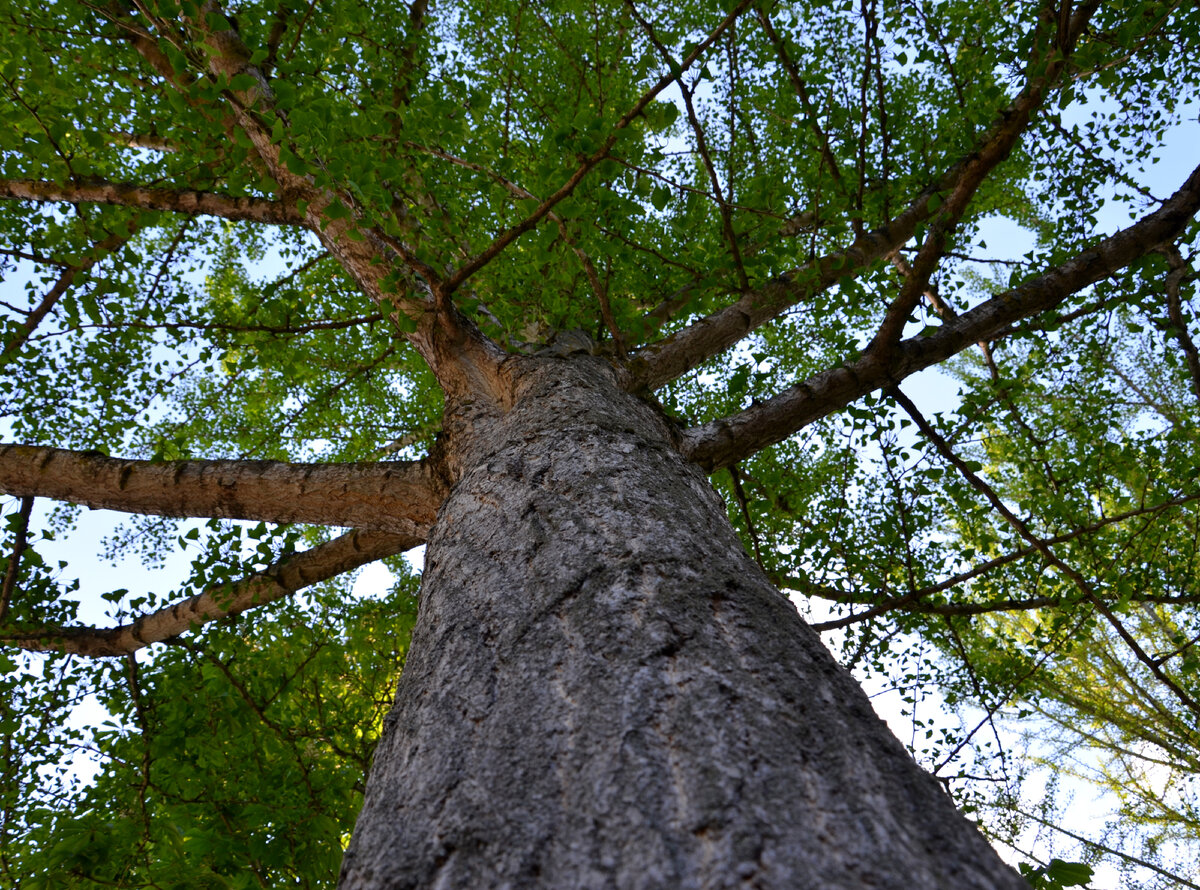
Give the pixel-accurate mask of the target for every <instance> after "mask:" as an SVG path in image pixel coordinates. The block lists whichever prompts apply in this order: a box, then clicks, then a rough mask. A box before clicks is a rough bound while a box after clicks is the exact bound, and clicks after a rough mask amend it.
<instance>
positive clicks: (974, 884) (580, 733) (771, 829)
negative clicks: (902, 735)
mask: <svg viewBox="0 0 1200 890" xmlns="http://www.w3.org/2000/svg"><path fill="white" fill-rule="evenodd" d="M513 386H514V391H513V401H512V406H511V408H510V409H509V410H507V411H506V412H505V413H502V414H500V413H497V414H494V415H491V416H490V417H484V418H483V419H482V420H481V422H480V424H479V425H478V427H477V428H476V429H475V434H474V437H473V440H472V441H471V442H470V443H467V444H465V445H464V444H463V443H459V446H460V448H463V449H464V450H463V451H462V453H461V455H460V457H461V461H462V464H461V465H462V466H463V467H464V473H463V477H462V479H461V480H460V481H459V482H458V484H457V485H456V486H455V488H454V489H453V491H452V492H451V494H450V496H449V498H448V500H447V501H446V503H445V504H444V506H443V508H442V510H441V512H440V514H439V519H438V522H437V524H436V525H435V527H434V531H433V534H432V537H431V539H430V542H429V547H428V550H427V554H426V568H425V578H424V586H423V588H422V595H421V597H422V598H421V606H420V614H419V618H418V624H417V628H416V631H415V633H414V636H413V642H412V648H411V650H410V655H409V658H408V662H407V664H406V666H405V671H404V675H403V677H402V679H401V682H400V687H399V691H398V697H397V701H396V705H395V708H394V710H393V711H392V713H391V715H390V716H389V718H388V720H387V724H386V727H385V732H384V737H383V740H382V741H381V743H380V745H379V748H378V749H377V752H376V756H375V764H374V767H373V770H372V773H371V776H370V780H369V782H368V784H367V795H366V801H365V804H364V807H363V810H362V813H361V815H360V818H359V821H358V825H357V828H356V830H355V834H354V839H353V841H352V843H351V845H350V849H349V851H348V852H347V854H346V858H345V862H344V864H343V874H342V882H341V886H342V887H343V888H345V890H351V888H353V890H363V888H391V890H396V888H418V887H422V888H423V887H439V888H442V887H445V888H451V887H454V888H491V887H511V888H533V887H546V888H621V890H626V888H723V887H757V888H866V887H870V888H897V890H913V888H947V890H949V888H954V890H964V888H1010V890H1017V888H1024V887H1026V885H1025V884H1024V882H1023V881H1021V879H1020V878H1018V877H1017V876H1016V874H1015V873H1013V872H1012V871H1011V870H1009V869H1008V868H1007V867H1006V866H1004V865H1003V864H1002V863H1001V862H1000V861H999V859H998V858H997V857H996V854H995V853H994V852H993V851H992V850H991V849H990V848H989V847H988V845H987V844H986V843H985V842H984V840H983V839H982V838H981V837H980V836H979V834H978V833H977V832H976V830H975V829H974V828H973V827H971V826H970V824H969V823H967V822H966V820H964V819H963V817H962V816H960V815H959V814H958V813H957V812H956V811H955V809H954V807H953V805H952V804H951V801H950V800H949V798H948V797H946V796H945V794H944V793H943V792H942V790H941V789H940V787H939V786H938V784H937V783H936V782H935V781H934V780H933V779H932V778H931V777H930V776H928V775H927V774H926V773H924V772H923V771H921V770H920V769H919V768H918V767H917V766H916V764H915V763H914V762H913V760H912V759H911V757H910V756H909V755H908V753H907V752H906V751H905V750H904V749H903V747H902V746H901V745H900V744H899V742H897V741H896V739H895V738H894V737H893V736H892V735H891V733H890V732H889V731H888V730H887V728H886V727H885V725H884V724H883V723H882V722H881V721H880V720H879V719H878V718H877V717H876V716H875V714H874V713H873V711H872V710H871V706H870V704H869V702H868V701H867V698H866V696H865V695H864V694H863V692H862V691H861V689H860V688H859V687H858V686H857V684H856V683H855V682H854V681H853V680H852V679H851V678H850V677H849V675H848V674H846V673H845V672H844V671H843V670H842V669H841V668H840V667H839V666H838V665H837V664H836V663H835V661H834V660H833V659H832V657H831V656H830V655H829V654H828V652H827V651H826V650H825V648H824V647H823V645H822V644H821V642H820V640H819V639H818V638H817V636H816V634H815V633H813V632H812V631H811V630H810V629H809V628H807V627H806V626H805V625H804V624H803V622H802V621H801V620H800V618H799V616H798V614H797V613H796V610H795V608H794V607H793V606H792V605H791V603H790V602H789V601H788V600H787V599H785V598H784V597H783V596H782V595H781V594H780V593H779V592H778V591H776V590H775V589H774V588H773V587H772V586H771V585H770V584H769V583H768V582H767V580H766V578H765V577H764V576H763V575H762V573H761V572H760V570H759V569H758V568H757V566H756V565H755V564H754V563H753V562H752V561H751V560H750V559H749V558H748V557H747V556H746V554H745V552H744V550H743V548H742V547H741V544H740V542H739V541H738V539H737V537H736V535H735V534H734V532H733V529H732V527H731V526H730V525H729V523H728V522H727V520H726V518H725V512H724V509H723V506H722V504H721V502H720V500H719V498H718V497H717V496H716V495H715V493H714V492H713V491H712V489H711V487H710V486H709V484H708V481H707V480H706V479H705V477H704V476H703V475H702V473H701V472H700V471H699V470H697V469H696V468H695V467H694V466H692V465H691V464H689V463H688V462H687V461H685V460H684V459H683V458H682V457H681V456H680V454H679V453H678V450H677V447H676V439H675V435H674V433H673V431H672V430H671V428H670V427H669V425H668V423H667V422H666V421H665V420H664V419H663V418H662V417H660V416H659V415H658V414H656V413H655V411H654V410H653V409H652V408H650V407H649V406H647V405H646V404H644V403H642V402H640V401H638V400H637V399H635V398H634V397H632V396H630V395H627V394H625V393H623V392H621V391H620V390H619V389H618V387H617V386H615V385H614V383H613V381H612V379H611V377H610V375H609V372H608V370H607V368H606V367H605V366H604V365H603V363H602V362H601V361H600V360H599V359H591V358H577V359H575V360H565V359H553V358H546V359H533V360H522V363H521V365H520V366H519V367H518V368H517V369H516V371H515V372H514V374H513Z"/></svg>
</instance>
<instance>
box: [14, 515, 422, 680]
mask: <svg viewBox="0 0 1200 890" xmlns="http://www.w3.org/2000/svg"><path fill="white" fill-rule="evenodd" d="M421 543H423V540H422V539H420V538H417V537H413V536H411V535H399V534H392V533H389V532H377V531H352V532H348V533H346V534H344V535H341V536H340V537H337V538H334V539H333V540H332V541H329V542H328V543H325V544H321V545H319V546H317V547H314V548H312V549H311V550H306V551H304V552H303V553H297V554H295V555H292V556H288V557H286V558H284V559H281V560H279V561H278V562H276V563H275V564H273V565H272V566H270V567H269V568H267V569H265V570H264V571H262V572H259V573H257V574H254V575H251V576H249V577H248V578H244V579H242V580H241V581H238V582H236V583H234V584H226V585H221V586H219V587H214V588H210V589H209V590H205V591H204V592H203V593H199V594H197V595H196V596H193V597H190V598H188V599H186V600H183V601H182V602H178V603H175V604H174V605H171V606H167V607H164V608H162V609H159V610H158V611H156V612H151V613H149V614H147V615H143V616H141V617H140V618H138V619H137V620H136V621H133V622H131V623H130V624H123V625H121V626H119V627H112V628H97V627H45V628H39V629H37V630H23V631H7V632H2V633H0V645H11V646H16V647H17V648H20V649H27V650H32V651H36V652H67V653H73V654H76V655H87V656H95V657H112V656H120V655H128V654H129V653H132V652H136V651H137V650H138V649H141V648H143V647H145V646H149V645H150V644H151V643H161V642H163V641H166V640H170V639H171V638H173V637H177V636H179V635H180V634H182V633H185V632H187V631H188V630H192V629H195V628H196V627H198V626H200V625H202V624H206V623H208V622H210V621H215V620H217V619H219V618H225V617H227V616H230V615H237V614H238V613H240V612H244V611H246V610H247V609H251V608H254V607H255V606H262V605H265V604H266V603H269V602H273V601H275V600H278V599H282V598H283V597H286V596H290V595H291V594H293V593H295V592H296V591H298V590H302V589H304V588H305V587H308V586H310V585H312V584H316V583H318V582H321V581H327V580H328V579H330V578H334V577H336V576H338V575H341V574H343V573H345V572H349V571H352V570H354V569H356V568H358V567H360V566H364V565H366V564H367V563H371V562H374V561H375V560H377V559H383V558H384V557H386V556H393V555H395V554H397V553H402V552H403V551H405V550H410V549H412V548H413V547H416V546H419V545H420V544H421Z"/></svg>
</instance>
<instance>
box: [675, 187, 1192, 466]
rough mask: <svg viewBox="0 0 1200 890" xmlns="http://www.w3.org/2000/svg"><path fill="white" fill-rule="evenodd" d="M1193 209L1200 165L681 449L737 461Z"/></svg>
mask: <svg viewBox="0 0 1200 890" xmlns="http://www.w3.org/2000/svg"><path fill="white" fill-rule="evenodd" d="M1198 210H1200V167H1197V168H1196V169H1195V170H1193V171H1192V174H1191V175H1190V176H1189V177H1188V179H1187V181H1186V182H1184V184H1183V185H1182V186H1181V187H1180V189H1179V191H1177V192H1176V193H1175V194H1174V195H1172V196H1171V197H1170V198H1168V199H1167V200H1166V201H1165V202H1164V203H1163V205H1162V206H1161V207H1160V208H1159V209H1158V210H1156V211H1154V212H1153V213H1150V214H1148V215H1147V216H1145V217H1143V218H1142V219H1141V220H1139V221H1138V222H1136V223H1135V224H1133V225H1132V226H1130V227H1129V228H1127V229H1122V230H1121V231H1119V232H1117V233H1116V234H1115V235H1112V236H1110V237H1108V238H1105V239H1104V240H1102V241H1100V242H1099V243H1098V244H1096V245H1095V246H1094V247H1092V248H1090V249H1089V250H1085V251H1084V252H1083V253H1081V254H1079V255H1077V256H1075V257H1074V258H1072V259H1070V260H1068V261H1067V262H1065V263H1063V264H1062V265H1060V266H1055V267H1054V268H1053V269H1050V270H1048V271H1046V272H1044V273H1043V274H1041V275H1039V276H1038V277H1036V278H1033V279H1031V280H1029V281H1026V282H1025V283H1024V284H1021V285H1018V286H1017V287H1015V288H1013V289H1011V290H1008V291H1005V292H1004V293H1001V294H997V295H996V296H994V297H992V299H990V300H988V301H987V302H985V303H982V304H981V305H979V306H976V307H975V308H974V309H971V310H970V311H968V312H964V313H963V314H962V315H959V316H958V317H956V318H954V319H951V320H950V321H948V322H947V323H946V324H944V325H942V326H941V328H940V329H939V330H938V331H937V333H935V334H933V335H931V336H928V337H920V336H918V337H912V338H910V339H908V340H904V341H902V342H901V343H899V344H897V345H896V348H895V349H894V350H889V351H888V352H887V353H886V355H885V356H883V355H880V354H876V353H870V352H866V353H863V354H862V355H861V356H860V357H859V358H857V359H855V360H853V361H849V362H847V363H846V364H844V365H842V366H840V367H837V368H831V369H829V370H826V371H822V372H821V373H819V374H815V375H813V376H812V377H810V378H808V379H807V380H805V381H803V382H802V383H798V384H796V385H795V386H792V387H790V388H789V389H787V390H784V391H783V392H782V393H780V394H779V395H777V396H774V397H773V398H770V399H768V400H766V401H764V402H761V403H759V404H757V405H754V406H752V407H750V408H747V409H746V410H745V411H741V412H738V413H737V414H732V415H730V416H728V417H724V418H719V419H717V420H713V421H710V422H708V423H706V424H703V425H701V426H698V427H693V428H691V429H689V430H686V431H685V432H684V434H683V442H682V446H681V448H682V450H683V453H684V454H685V455H687V457H688V458H689V459H691V460H693V461H694V462H696V463H697V464H699V465H700V466H702V467H704V468H706V469H707V470H709V471H710V472H711V471H713V470H717V469H721V468H722V467H727V466H729V465H730V464H732V463H734V462H735V461H739V460H742V459H744V458H746V457H748V456H749V455H751V454H754V453H755V452H757V451H760V450H762V449H763V448H766V447H768V446H770V445H773V444H775V443H776V442H780V441H782V440H783V439H786V438H787V437H788V436H790V435H791V434H792V433H794V432H796V431H797V430H799V429H801V428H802V427H804V426H807V425H808V424H810V423H812V422H814V421H816V420H819V419H820V418H822V417H825V416H826V415H828V414H831V413H833V412H834V411H836V410H838V409H839V408H842V407H844V406H846V405H848V404H850V403H851V402H853V401H854V400H855V399H858V398H861V397H862V396H864V395H866V394H867V393H869V392H871V391H872V390H875V389H879V388H880V387H883V386H891V385H895V384H896V383H898V382H899V381H901V380H903V379H904V378H905V377H908V376H909V375H910V374H914V373H916V372H917V371H920V370H922V369H924V368H928V367H930V366H932V365H936V364H938V363H940V362H942V361H945V360H946V359H947V358H949V357H950V356H952V355H955V354H957V353H959V352H961V351H962V350H963V349H966V348H967V347H969V346H971V345H972V344H974V343H978V342H980V341H981V340H983V341H987V340H995V339H997V338H998V337H999V336H1000V335H1001V334H1002V333H1004V332H1007V329H1008V327H1009V326H1010V325H1012V324H1013V323H1015V322H1017V321H1020V320H1021V319H1024V318H1028V317H1030V316H1032V315H1036V314H1037V313H1039V312H1044V311H1046V310H1047V309H1052V308H1053V307H1055V306H1057V305H1058V304H1060V303H1061V302H1063V301H1064V300H1066V299H1067V298H1068V297H1070V296H1071V295H1072V294H1074V293H1077V292H1078V291H1080V290H1082V289H1083V288H1085V287H1087V286H1089V285H1091V284H1094V283H1096V282H1097V281H1100V280H1101V279H1104V278H1106V277H1108V276H1109V275H1112V274H1113V273H1114V272H1116V271H1118V270H1120V269H1123V268H1125V267H1126V266H1128V265H1129V264H1130V263H1132V262H1133V261H1134V260H1136V259H1138V258H1139V257H1141V256H1143V255H1145V254H1146V253H1148V252H1149V251H1151V250H1152V249H1154V248H1155V247H1156V246H1157V245H1160V244H1163V243H1164V242H1167V241H1170V240H1172V239H1174V238H1176V237H1178V235H1179V233H1181V232H1182V231H1183V230H1184V228H1185V227H1186V226H1187V224H1188V223H1189V222H1190V221H1191V220H1192V218H1193V217H1194V216H1195V214H1196V212H1197V211H1198Z"/></svg>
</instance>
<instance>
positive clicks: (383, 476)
mask: <svg viewBox="0 0 1200 890" xmlns="http://www.w3.org/2000/svg"><path fill="white" fill-rule="evenodd" d="M438 489H439V485H438V484H437V483H436V482H435V479H434V475H433V473H432V471H431V469H430V467H429V465H428V463H427V462H425V461H420V462H398V461H397V462H387V463H368V464H293V463H284V462H281V461H256V460H181V461H168V462H163V463H154V462H152V461H148V460H121V459H118V458H111V457H105V456H104V455H103V454H100V453H99V452H95V451H91V452H89V451H82V452H81V451H64V450H61V449H57V448H40V447H36V446H30V445H0V492H3V493H4V494H8V495H13V496H17V497H48V498H54V499H56V500H62V501H71V502H73V503H77V504H83V505H85V506H88V507H92V508H94V509H104V510H120V511H122V512H126V513H144V514H150V515H154V516H206V517H213V516H215V517H222V518H226V519H251V520H262V521H266V522H281V523H282V522H306V523H312V524H314V525H338V526H350V527H354V528H364V529H372V530H376V531H387V532H393V533H396V534H403V535H407V536H410V537H413V538H418V539H422V540H423V539H424V538H425V536H426V534H427V533H428V530H429V526H430V525H431V524H432V523H433V521H434V517H435V515H436V513H437V508H438V505H439V504H440V501H441V494H440V492H439V490H438Z"/></svg>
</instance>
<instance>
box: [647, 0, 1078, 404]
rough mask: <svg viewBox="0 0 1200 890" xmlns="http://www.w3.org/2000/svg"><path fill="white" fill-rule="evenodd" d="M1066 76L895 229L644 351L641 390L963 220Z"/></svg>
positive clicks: (892, 315)
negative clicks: (923, 231) (938, 200)
mask: <svg viewBox="0 0 1200 890" xmlns="http://www.w3.org/2000/svg"><path fill="white" fill-rule="evenodd" d="M1096 5H1097V2H1096V0H1091V2H1089V3H1087V4H1085V5H1084V7H1083V8H1081V10H1080V12H1079V13H1077V14H1076V19H1073V24H1072V27H1073V29H1075V30H1073V31H1072V34H1073V35H1074V36H1073V37H1072V41H1073V40H1074V39H1075V38H1077V37H1078V33H1079V31H1081V30H1082V28H1083V26H1084V25H1085V24H1086V22H1087V20H1088V17H1090V15H1091V12H1092V11H1093V10H1094V8H1095V6H1096ZM1064 70H1065V59H1057V58H1056V59H1055V61H1053V62H1051V63H1050V64H1049V65H1047V67H1046V68H1045V70H1044V71H1041V72H1036V73H1035V74H1032V75H1031V78H1030V80H1029V83H1028V84H1027V85H1026V87H1025V89H1024V90H1022V92H1021V94H1020V95H1019V96H1017V97H1016V98H1015V99H1014V100H1013V101H1012V102H1010V103H1009V104H1008V106H1006V107H1005V108H1004V109H1003V110H1001V111H1000V112H999V113H998V115H997V118H996V122H995V123H994V124H993V125H992V127H991V128H990V129H989V130H988V132H987V133H986V134H984V136H983V138H982V139H981V140H980V141H979V143H978V146H977V148H976V149H975V151H973V152H972V153H971V154H969V155H967V156H966V157H964V158H962V159H961V160H959V161H958V163H956V164H954V165H953V166H951V167H950V168H949V169H948V170H947V171H946V172H945V173H943V174H942V175H941V177H939V178H938V180H937V181H936V182H934V183H933V184H932V185H930V186H929V187H928V188H926V189H925V190H924V191H922V192H921V193H920V194H919V195H918V196H917V197H916V198H915V199H914V200H913V201H912V203H911V204H909V206H908V207H907V208H906V209H905V210H904V211H903V212H901V213H900V214H899V215H897V216H896V217H894V218H893V219H892V220H891V221H889V222H887V223H885V224H884V225H882V226H880V227H879V228H876V229H874V230H872V231H870V232H867V233H865V234H862V235H859V236H858V237H856V238H855V240H854V242H853V243H852V244H851V245H850V246H849V247H847V248H845V249H844V250H840V251H836V252H834V253H831V254H827V255H826V256H823V257H820V258H819V259H815V260H812V261H811V262H808V263H806V264H804V265H803V266H800V267H799V268H797V269H795V270H794V271H792V272H789V273H786V274H784V275H781V276H779V277H777V278H775V279H773V280H772V281H769V282H768V283H767V284H765V285H763V286H762V287H760V288H758V289H756V290H754V291H752V292H750V293H748V294H746V295H744V296H743V297H741V299H739V300H738V301H737V302H735V303H733V304H731V305H729V306H727V307H726V308H724V309H721V310H718V311H717V312H714V313H713V314H711V315H708V316H706V317H705V318H702V319H700V320H698V321H696V322H693V323H692V324H691V325H689V326H688V327H686V328H684V329H683V330H682V331H679V332H677V333H675V334H673V335H672V336H671V337H669V338H667V339H666V340H664V341H663V342H661V343H656V344H653V345H651V346H648V347H646V348H645V349H643V350H642V351H641V352H640V353H639V354H638V357H637V361H636V363H635V364H634V365H633V367H632V368H631V371H632V375H633V384H632V385H633V387H634V388H646V389H655V388H657V387H659V386H662V385H663V384H664V383H667V382H668V381H671V380H674V379H675V378H676V377H678V376H679V375H680V374H683V373H685V372H686V371H688V370H690V369H691V368H694V367H696V366H697V365H699V364H700V363H701V362H703V361H705V360H706V359H708V358H711V357H712V356H714V355H716V354H718V353H720V352H723V351H724V350H726V349H728V348H729V347H731V346H733V345H734V344H735V343H737V342H738V341H739V340H741V339H742V338H743V337H744V336H746V334H747V333H749V332H750V331H752V330H754V329H755V328H757V327H759V326H761V325H763V324H765V323H766V322H768V321H770V320H771V319H773V318H775V317H776V316H778V315H779V314H781V313H782V312H784V311H785V310H786V309H789V308H791V307H792V306H795V305H796V304H797V303H800V302H801V301H803V300H805V299H811V298H812V297H814V296H816V295H817V294H819V293H821V292H823V291H825V290H828V289H829V288H830V287H832V286H833V285H834V284H836V283H837V282H838V281H839V280H840V279H841V278H844V277H845V276H847V275H853V274H861V273H862V272H863V271H865V270H866V269H867V268H869V267H870V266H871V264H873V263H874V262H876V261H878V260H879V259H881V258H883V257H885V256H887V255H888V254H889V253H891V252H893V251H895V250H897V249H898V248H899V247H900V246H901V245H903V244H904V243H905V242H906V241H908V239H909V238H911V237H912V236H913V234H914V233H915V232H916V230H917V226H918V225H920V224H921V223H924V222H927V221H928V220H930V219H931V218H933V217H935V216H941V217H943V218H947V219H951V220H952V219H953V218H956V217H955V216H954V215H955V214H961V212H962V210H963V209H964V208H965V207H966V204H967V202H968V201H969V200H970V198H971V196H972V195H974V193H975V190H976V189H977V188H978V186H979V184H980V183H981V182H982V181H983V179H984V178H986V175H987V174H988V173H989V172H990V171H991V170H992V169H993V168H994V167H995V166H996V164H998V163H999V162H1000V161H1001V160H1003V159H1004V158H1005V157H1007V156H1008V154H1009V152H1010V151H1011V150H1012V147H1013V146H1014V145H1015V144H1016V141H1017V139H1018V138H1019V137H1020V135H1021V133H1023V132H1024V130H1025V129H1026V127H1027V126H1028V125H1029V122H1030V120H1031V116H1032V114H1033V112H1034V111H1035V110H1036V109H1037V108H1038V107H1039V106H1040V105H1041V103H1042V102H1043V101H1044V99H1045V95H1046V93H1047V91H1048V89H1049V87H1050V86H1051V85H1052V84H1053V82H1054V81H1055V80H1056V79H1057V78H1058V77H1059V75H1060V74H1061V73H1062V72H1063V71H1064ZM947 192H949V193H950V195H949V199H948V202H947V204H946V205H945V206H943V205H938V206H934V201H933V199H934V198H935V197H936V196H940V195H943V194H944V193H947ZM960 205H961V206H960ZM926 243H927V245H931V246H930V249H929V250H928V251H926V256H925V258H921V257H918V259H920V260H921V262H920V263H919V264H917V265H920V266H921V267H922V268H921V269H919V270H918V271H919V272H923V271H924V268H923V267H924V265H925V264H927V263H932V262H934V261H936V259H937V257H938V256H940V253H938V251H939V250H940V249H941V247H942V242H941V238H940V236H939V237H938V238H936V239H934V241H932V242H930V241H927V242H926ZM935 248H936V249H935ZM930 271H932V266H931V267H930ZM926 277H927V276H926ZM909 291H911V293H909V292H908V291H906V292H905V293H904V294H902V296H901V298H900V299H899V300H897V305H894V306H893V307H892V308H891V309H890V310H889V313H888V320H885V324H884V325H883V326H882V327H881V328H880V335H877V338H876V339H877V340H879V339H880V337H882V341H881V342H886V343H890V338H891V337H892V336H893V333H892V329H893V327H895V325H896V324H898V323H899V322H897V321H895V319H897V318H899V317H900V316H903V317H904V318H907V316H908V313H909V312H911V308H909V309H908V310H907V311H905V310H904V307H903V305H899V304H906V302H907V301H912V300H918V299H920V295H921V293H923V291H924V287H923V286H921V287H911V288H909ZM900 326H901V327H902V325H900ZM892 345H894V344H892Z"/></svg>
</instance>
